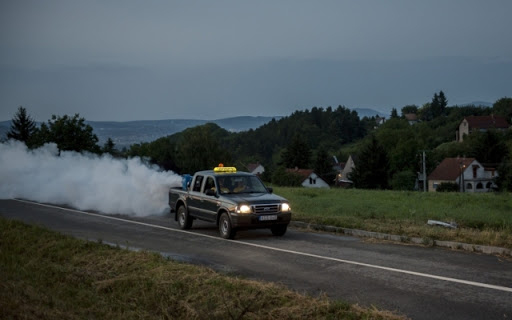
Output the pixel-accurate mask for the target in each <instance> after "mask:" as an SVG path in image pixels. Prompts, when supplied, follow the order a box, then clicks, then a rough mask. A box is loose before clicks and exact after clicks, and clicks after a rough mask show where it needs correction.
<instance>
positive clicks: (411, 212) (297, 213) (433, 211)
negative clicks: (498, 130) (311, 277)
mask: <svg viewBox="0 0 512 320" xmlns="http://www.w3.org/2000/svg"><path fill="white" fill-rule="evenodd" d="M274 190H275V193H276V194H279V195H281V196H283V197H285V198H287V199H288V200H289V201H290V203H291V206H292V210H293V219H294V220H296V221H304V222H308V223H316V224H326V225H332V226H336V227H344V228H353V229H363V230H367V231H374V232H382V233H390V234H396V235H403V236H406V237H420V238H426V239H433V240H446V241H458V242H465V243H471V244H479V245H490V246H498V247H505V248H512V196H511V194H508V193H504V194H497V193H478V194H471V193H435V192H427V193H424V192H407V191H403V192H400V191H373V190H359V189H306V188H283V187H275V188H274ZM429 219H432V220H440V221H445V222H451V221H454V222H456V223H457V224H458V226H459V228H457V229H446V228H443V227H433V226H429V225H427V221H428V220H429Z"/></svg>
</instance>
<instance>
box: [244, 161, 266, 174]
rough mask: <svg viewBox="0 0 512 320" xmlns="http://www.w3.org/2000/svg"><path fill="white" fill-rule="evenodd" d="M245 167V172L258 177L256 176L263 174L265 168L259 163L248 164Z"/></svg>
mask: <svg viewBox="0 0 512 320" xmlns="http://www.w3.org/2000/svg"><path fill="white" fill-rule="evenodd" d="M246 167H247V172H249V173H252V174H255V175H258V176H259V175H261V174H263V172H265V167H263V166H262V165H261V164H259V163H249V164H248V165H247V166H246Z"/></svg>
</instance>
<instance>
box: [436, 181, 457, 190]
mask: <svg viewBox="0 0 512 320" xmlns="http://www.w3.org/2000/svg"><path fill="white" fill-rule="evenodd" d="M436 191H437V192H457V191H459V185H458V184H456V183H453V182H443V183H441V184H440V185H439V186H438V187H437V189H436Z"/></svg>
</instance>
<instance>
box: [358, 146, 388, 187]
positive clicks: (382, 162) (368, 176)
mask: <svg viewBox="0 0 512 320" xmlns="http://www.w3.org/2000/svg"><path fill="white" fill-rule="evenodd" d="M388 169H389V160H388V155H387V153H386V150H385V149H384V148H383V147H382V145H380V143H379V142H378V141H377V139H376V138H375V136H372V139H371V141H370V143H369V144H368V145H367V146H366V147H365V148H364V149H363V150H362V152H361V153H360V154H359V156H358V162H357V165H356V167H355V168H354V170H353V171H352V174H351V175H350V177H349V178H350V179H351V180H352V181H353V182H354V186H355V187H356V188H362V189H387V188H388Z"/></svg>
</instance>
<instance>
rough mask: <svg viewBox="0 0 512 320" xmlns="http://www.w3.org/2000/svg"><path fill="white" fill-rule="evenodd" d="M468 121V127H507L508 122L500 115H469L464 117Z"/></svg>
mask: <svg viewBox="0 0 512 320" xmlns="http://www.w3.org/2000/svg"><path fill="white" fill-rule="evenodd" d="M465 119H466V121H467V122H468V125H469V128H475V129H489V128H497V129H507V128H508V127H509V124H508V123H507V120H506V119H505V118H504V117H501V116H494V115H490V116H469V117H466V118H465Z"/></svg>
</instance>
